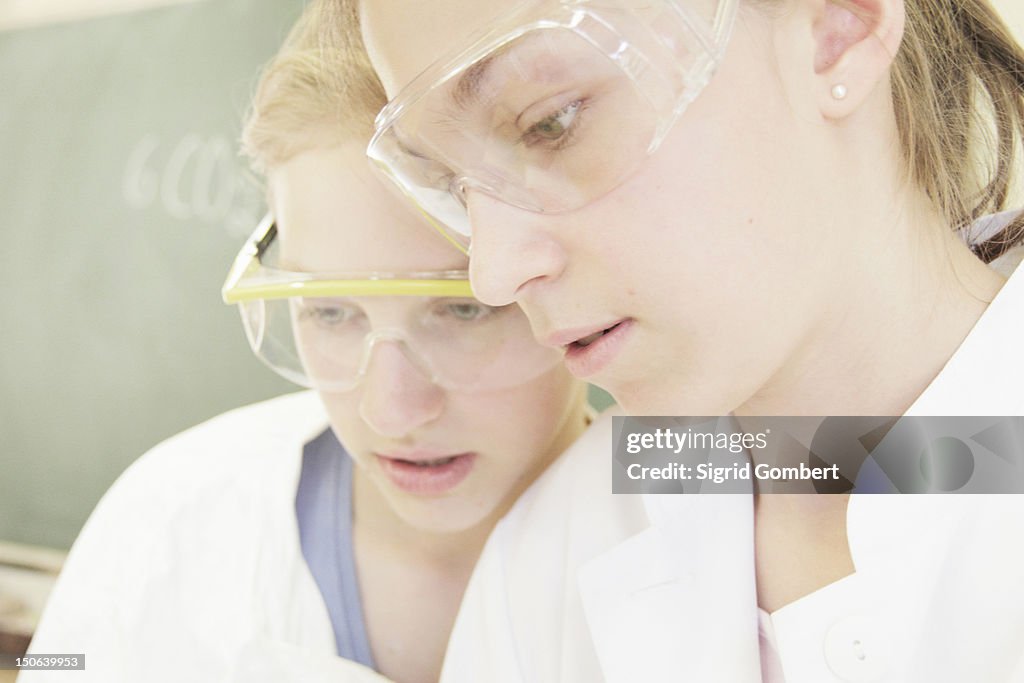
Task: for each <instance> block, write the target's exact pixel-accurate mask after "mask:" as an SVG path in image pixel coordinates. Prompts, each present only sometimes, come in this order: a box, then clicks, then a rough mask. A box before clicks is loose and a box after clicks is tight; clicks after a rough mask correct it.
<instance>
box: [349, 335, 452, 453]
mask: <svg viewBox="0 0 1024 683" xmlns="http://www.w3.org/2000/svg"><path fill="white" fill-rule="evenodd" d="M444 401H445V393H444V390H443V389H442V388H441V387H439V386H437V385H436V384H434V382H433V381H432V380H431V378H430V377H428V376H427V375H426V374H424V370H423V369H422V368H420V367H419V366H418V365H417V364H416V363H415V362H414V361H413V360H412V358H410V357H409V355H408V353H407V351H406V350H405V348H404V343H402V342H398V341H383V342H380V343H377V344H375V345H374V346H373V348H371V349H370V360H369V364H368V366H367V368H366V374H365V376H364V377H363V382H362V396H361V397H360V401H359V416H360V417H361V418H362V419H363V421H364V422H366V424H367V425H369V426H370V428H371V429H373V430H374V431H375V432H376V433H378V434H380V435H381V436H386V437H389V438H400V437H403V436H405V435H407V434H410V433H412V432H413V431H414V430H416V429H417V428H418V427H422V426H424V425H427V424H429V423H430V422H432V421H433V420H435V419H437V418H438V417H439V416H440V415H441V412H442V411H443V410H444Z"/></svg>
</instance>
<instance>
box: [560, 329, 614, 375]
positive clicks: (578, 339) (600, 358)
mask: <svg viewBox="0 0 1024 683" xmlns="http://www.w3.org/2000/svg"><path fill="white" fill-rule="evenodd" d="M632 329H633V320H632V318H626V319H623V320H619V321H616V322H613V323H612V324H610V325H604V326H600V327H597V328H596V329H595V328H590V329H582V330H579V329H577V330H570V331H567V332H561V333H556V334H554V335H552V336H551V339H566V340H567V341H565V342H563V346H564V348H565V367H566V368H568V370H569V372H571V373H572V374H573V375H575V376H576V377H579V378H584V377H589V376H591V375H595V374H597V373H598V372H600V371H601V370H603V369H604V368H605V367H607V366H608V364H609V363H611V362H612V361H613V360H614V359H615V357H616V356H617V355H618V354H619V351H620V350H621V349H622V347H623V346H624V345H625V344H626V341H627V340H628V338H629V335H630V333H631V332H632ZM581 332H582V333H581Z"/></svg>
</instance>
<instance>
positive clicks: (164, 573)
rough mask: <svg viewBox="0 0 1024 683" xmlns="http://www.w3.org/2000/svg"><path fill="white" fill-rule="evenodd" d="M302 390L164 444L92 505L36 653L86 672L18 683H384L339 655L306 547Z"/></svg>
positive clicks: (310, 400)
mask: <svg viewBox="0 0 1024 683" xmlns="http://www.w3.org/2000/svg"><path fill="white" fill-rule="evenodd" d="M326 425H327V418H326V416H325V414H324V411H323V408H322V406H321V404H320V402H319V399H318V398H317V396H316V395H315V394H314V393H312V392H303V393H299V394H292V395H289V396H284V397H281V398H277V399H274V400H271V401H266V402H264V403H260V404H256V405H253V406H249V407H246V408H241V409H238V410H234V411H232V412H229V413H226V414H224V415H221V416H220V417H217V418H215V419H213V420H210V421H209V422H206V423H205V424H202V425H199V426H197V427H195V428H193V429H190V430H188V431H186V432H183V433H181V434H179V435H177V436H175V437H174V438H172V439H170V440H168V441H166V442H164V443H162V444H160V445H159V446H157V447H156V448H154V449H153V450H152V451H150V452H149V453H147V454H146V455H144V456H143V457H142V458H140V459H139V460H138V461H136V462H135V463H134V464H133V465H132V466H131V467H129V468H128V469H127V470H126V471H125V472H124V474H123V475H122V476H121V477H120V478H119V479H118V480H117V482H115V483H114V485H113V486H112V487H111V488H110V490H109V491H108V492H107V493H106V495H105V496H104V497H103V499H102V500H101V501H100V503H99V505H97V507H96V509H95V511H94V512H93V514H92V516H91V517H90V518H89V521H88V522H87V523H86V525H85V527H84V528H83V529H82V533H81V534H80V536H79V537H78V540H77V541H75V544H74V546H73V547H72V549H71V552H70V554H69V555H68V559H67V563H66V565H65V567H64V571H63V572H62V573H61V576H60V577H59V579H58V580H57V584H56V586H55V588H54V591H53V594H52V595H51V597H50V600H49V602H48V603H47V606H46V608H45V610H44V613H43V617H42V620H41V623H40V626H39V628H38V630H37V631H36V635H35V638H34V639H33V641H32V645H31V647H30V650H29V651H30V652H32V653H40V654H54V653H84V654H85V671H84V672H75V673H68V672H60V671H58V672H44V671H25V672H23V673H22V674H21V677H20V678H19V679H18V680H19V683H46V682H49V681H54V682H62V681H69V680H74V681H77V682H85V681H96V682H97V683H100V682H102V683H160V682H163V681H167V682H168V683H172V682H173V683H185V682H188V683H203V682H206V681H209V682H210V683H228V682H238V683H242V682H244V683H258V682H260V681H267V683H270V682H271V681H273V682H274V683H278V682H280V681H302V682H303V683H306V682H310V683H316V682H319V681H323V682H324V683H326V682H327V681H335V682H337V681H342V682H344V681H351V682H353V683H354V682H357V681H367V682H369V681H383V680H385V679H384V678H383V677H381V676H379V675H378V674H376V673H374V672H373V671H370V670H369V669H367V668H366V667H363V666H361V665H358V664H355V663H353V662H349V661H346V660H342V659H340V658H338V657H337V656H336V655H335V643H334V632H333V630H332V627H331V622H330V617H329V616H328V613H327V608H326V606H325V605H324V602H323V599H322V597H321V595H320V592H319V590H318V588H317V586H316V582H315V581H314V579H313V576H312V574H311V573H310V571H309V569H308V567H307V565H306V563H305V560H304V559H303V556H302V551H301V547H300V545H299V536H298V526H297V522H296V517H295V492H296V487H297V485H298V478H299V474H300V471H301V464H302V449H303V445H304V444H305V443H306V442H307V441H308V440H309V439H311V438H312V437H314V436H316V435H317V434H319V433H320V432H322V431H323V430H324V428H325V427H326Z"/></svg>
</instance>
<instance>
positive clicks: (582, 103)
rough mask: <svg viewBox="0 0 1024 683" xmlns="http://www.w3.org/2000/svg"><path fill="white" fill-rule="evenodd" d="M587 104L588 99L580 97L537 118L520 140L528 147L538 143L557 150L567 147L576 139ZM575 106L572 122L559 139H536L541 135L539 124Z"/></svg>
mask: <svg viewBox="0 0 1024 683" xmlns="http://www.w3.org/2000/svg"><path fill="white" fill-rule="evenodd" d="M587 105H588V100H586V99H583V98H580V99H578V100H573V101H572V102H569V103H567V104H566V105H564V106H562V107H561V108H559V109H557V110H555V111H553V112H552V113H550V114H548V115H547V116H543V117H541V118H539V119H537V121H536V122H534V123H533V124H532V125H531V126H530V127H529V128H527V129H526V132H525V133H523V134H522V136H520V138H519V142H521V143H523V144H524V145H526V146H527V147H535V146H537V145H542V146H546V147H547V148H548V149H549V150H551V151H555V152H557V151H559V150H561V149H565V148H566V147H568V146H569V145H570V144H572V142H573V141H574V140H575V138H576V133H577V130H578V129H579V127H580V121H581V120H582V119H581V116H582V115H583V112H584V111H586V110H587ZM573 107H575V108H576V112H575V113H574V114H573V119H572V122H571V123H570V124H569V127H568V128H566V129H565V133H564V134H563V135H561V136H560V137H559V138H558V139H557V140H544V139H536V138H540V136H539V135H537V134H536V132H535V131H536V128H537V126H539V125H540V124H541V123H543V122H544V121H547V120H548V119H553V118H557V117H558V116H559V115H561V114H562V113H563V112H565V111H567V110H569V109H571V108H573ZM531 137H534V138H535V139H534V140H530V139H529V138H531Z"/></svg>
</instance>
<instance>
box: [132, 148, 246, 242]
mask: <svg viewBox="0 0 1024 683" xmlns="http://www.w3.org/2000/svg"><path fill="white" fill-rule="evenodd" d="M121 194H122V196H123V198H124V201H125V203H126V204H127V205H128V206H129V207H131V208H133V209H137V210H140V211H141V210H147V209H152V208H154V207H156V208H159V209H161V210H162V211H164V212H165V213H166V214H167V215H169V216H171V217H172V218H175V219H177V220H179V221H184V222H195V221H200V222H202V223H205V224H213V225H218V226H221V227H223V228H224V229H225V230H226V231H227V232H228V233H229V234H231V235H232V236H236V237H245V236H247V235H248V233H249V231H250V230H252V227H253V226H254V225H255V224H256V221H257V220H258V219H259V213H260V206H261V198H260V191H259V188H258V187H257V186H256V184H255V183H254V182H252V180H251V179H250V178H249V177H248V176H247V175H246V174H245V172H244V170H243V168H242V164H241V162H240V161H239V160H238V158H237V156H236V154H235V151H234V146H233V145H232V144H231V143H230V142H229V141H228V139H227V138H226V137H224V136H222V135H211V136H202V135H199V134H198V133H187V134H185V135H183V136H182V137H181V138H179V139H177V140H167V141H165V140H163V139H162V138H161V136H159V135H157V134H155V133H149V134H146V135H144V136H143V137H142V138H141V139H140V140H139V141H138V142H137V143H135V145H134V147H133V148H132V150H131V152H130V153H129V155H128V158H127V160H126V161H125V165H124V174H123V176H122V182H121Z"/></svg>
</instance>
